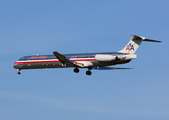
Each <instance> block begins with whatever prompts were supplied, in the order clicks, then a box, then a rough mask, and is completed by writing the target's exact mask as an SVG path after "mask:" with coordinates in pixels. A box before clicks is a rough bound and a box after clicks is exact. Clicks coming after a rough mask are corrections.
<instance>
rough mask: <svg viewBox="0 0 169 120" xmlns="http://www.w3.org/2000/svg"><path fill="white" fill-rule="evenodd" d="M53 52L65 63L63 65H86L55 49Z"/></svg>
mask: <svg viewBox="0 0 169 120" xmlns="http://www.w3.org/2000/svg"><path fill="white" fill-rule="evenodd" d="M53 54H54V55H55V56H56V57H57V58H58V60H59V61H60V62H61V63H62V64H63V66H69V67H83V66H84V65H83V64H82V63H77V62H74V61H71V60H70V59H68V58H66V57H65V56H64V55H62V54H60V53H58V52H56V51H54V52H53Z"/></svg>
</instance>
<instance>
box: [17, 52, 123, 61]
mask: <svg viewBox="0 0 169 120" xmlns="http://www.w3.org/2000/svg"><path fill="white" fill-rule="evenodd" d="M96 54H110V55H123V54H124V53H118V52H108V53H82V54H63V55H64V56H65V57H66V58H68V59H76V58H95V55H96ZM52 59H57V58H56V56H55V55H33V56H24V57H22V58H20V59H19V60H18V61H27V60H52Z"/></svg>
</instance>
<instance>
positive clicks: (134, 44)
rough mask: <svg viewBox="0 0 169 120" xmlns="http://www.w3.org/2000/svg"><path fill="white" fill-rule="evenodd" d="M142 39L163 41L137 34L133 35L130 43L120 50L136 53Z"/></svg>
mask: <svg viewBox="0 0 169 120" xmlns="http://www.w3.org/2000/svg"><path fill="white" fill-rule="evenodd" d="M142 41H148V42H161V41H157V40H151V39H146V38H145V37H139V36H137V35H131V39H130V41H129V43H128V44H127V45H126V46H125V47H124V48H123V49H122V50H120V51H119V52H121V53H129V54H134V53H135V52H136V50H137V49H138V47H139V46H140V44H141V42H142Z"/></svg>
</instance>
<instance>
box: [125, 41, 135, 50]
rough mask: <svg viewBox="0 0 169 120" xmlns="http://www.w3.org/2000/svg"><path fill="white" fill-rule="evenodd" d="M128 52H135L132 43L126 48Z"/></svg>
mask: <svg viewBox="0 0 169 120" xmlns="http://www.w3.org/2000/svg"><path fill="white" fill-rule="evenodd" d="M127 50H129V51H130V50H134V46H133V45H132V44H131V43H129V44H128V45H127V47H126V51H127Z"/></svg>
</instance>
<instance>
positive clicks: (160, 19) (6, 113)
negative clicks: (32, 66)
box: [0, 0, 169, 120]
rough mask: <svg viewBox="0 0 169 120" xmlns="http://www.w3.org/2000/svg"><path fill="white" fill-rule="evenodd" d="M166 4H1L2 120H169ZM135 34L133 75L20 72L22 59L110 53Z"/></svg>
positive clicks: (34, 0) (55, 0) (112, 0)
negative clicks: (140, 39)
mask: <svg viewBox="0 0 169 120" xmlns="http://www.w3.org/2000/svg"><path fill="white" fill-rule="evenodd" d="M168 5H169V1H167V0H139V1H137V0H127V1H126V0H104V1H103V0H83V1H80V0H64V1H60V0H3V1H2V0H1V2H0V63H1V69H0V119H1V120H47V119H48V120H112V119H114V120H169V78H168V75H169V72H168V67H169V63H168V59H169V54H168V49H167V48H168V45H169V40H168V34H169V7H168ZM132 34H136V35H139V36H144V37H146V38H150V39H155V40H161V41H163V42H162V43H160V44H159V43H149V42H143V43H142V44H141V46H140V47H139V49H138V50H137V52H136V54H137V55H138V58H137V59H135V60H132V61H131V62H130V63H128V64H125V65H117V66H116V67H130V68H135V69H132V70H110V71H96V70H92V75H91V76H87V75H86V74H85V72H86V70H87V69H80V72H79V73H78V74H76V73H74V72H73V68H66V69H48V70H45V69H42V70H22V71H21V75H17V70H15V69H14V68H13V67H12V65H13V63H14V62H15V61H17V60H18V59H19V58H21V57H22V56H26V55H36V54H39V55H44V54H52V53H53V51H58V52H59V53H61V54H66V53H90V52H116V51H119V50H121V49H122V48H123V47H124V46H125V45H126V44H127V43H128V41H129V40H130V35H132Z"/></svg>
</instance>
